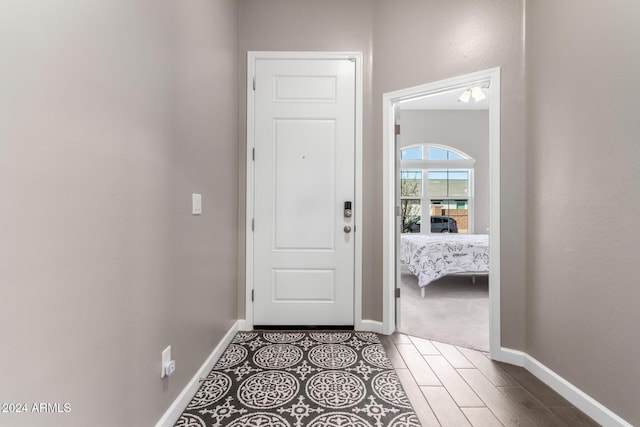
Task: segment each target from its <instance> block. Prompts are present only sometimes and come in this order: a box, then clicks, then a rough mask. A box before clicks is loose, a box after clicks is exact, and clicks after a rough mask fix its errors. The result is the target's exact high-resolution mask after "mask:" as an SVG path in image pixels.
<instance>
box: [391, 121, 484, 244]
mask: <svg viewBox="0 0 640 427" xmlns="http://www.w3.org/2000/svg"><path fill="white" fill-rule="evenodd" d="M400 120H401V128H402V134H401V138H400V144H401V145H402V146H403V147H406V146H409V145H415V144H425V143H427V144H441V145H448V146H449V147H453V148H457V149H458V150H460V151H462V152H464V153H466V154H468V155H469V156H470V157H472V158H474V159H475V160H476V163H475V164H474V168H473V179H474V198H473V202H474V209H473V211H474V214H473V216H474V227H475V230H474V232H475V233H476V234H487V232H488V231H487V229H488V228H489V112H488V111H487V110H461V111H458V110H402V112H401V114H400Z"/></svg>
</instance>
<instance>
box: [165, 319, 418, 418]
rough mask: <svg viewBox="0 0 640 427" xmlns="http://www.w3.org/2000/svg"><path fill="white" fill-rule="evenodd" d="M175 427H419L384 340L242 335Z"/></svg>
mask: <svg viewBox="0 0 640 427" xmlns="http://www.w3.org/2000/svg"><path fill="white" fill-rule="evenodd" d="M175 426H176V427H205V426H207V427H218V426H229V427H267V426H269V427H302V426H309V427H334V426H335V427H339V426H342V427H347V426H353V427H382V426H385V427H386V426H389V427H401V426H402V427H420V422H419V420H418V418H417V416H416V414H415V413H414V411H413V409H412V407H411V404H410V403H409V399H408V397H407V395H406V394H405V392H404V390H403V389H402V386H401V385H400V380H399V379H398V376H397V375H396V372H395V371H394V369H393V366H392V365H391V362H390V361H389V359H388V357H387V355H386V353H385V350H384V348H383V346H382V344H381V343H380V340H379V338H378V336H377V335H376V334H374V333H368V332H367V333H364V332H352V331H346V332H345V331H317V332H280V331H278V332H276V331H253V332H239V333H238V334H237V335H236V336H235V337H234V339H233V341H232V343H231V344H230V345H229V346H228V347H227V348H226V350H225V351H224V353H223V354H222V356H221V357H220V359H219V360H218V361H217V363H216V365H215V366H214V368H213V370H212V371H211V373H209V375H208V376H207V378H206V379H205V380H204V381H203V382H202V386H201V387H200V389H198V391H197V392H196V395H195V396H194V397H193V399H192V400H191V402H190V403H189V405H188V406H187V408H186V409H185V411H184V412H183V413H182V415H181V417H180V418H179V419H178V421H177V422H176V424H175Z"/></svg>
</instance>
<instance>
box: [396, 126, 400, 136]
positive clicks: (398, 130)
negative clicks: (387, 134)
mask: <svg viewBox="0 0 640 427" xmlns="http://www.w3.org/2000/svg"><path fill="white" fill-rule="evenodd" d="M395 132H396V135H400V125H396V128H395Z"/></svg>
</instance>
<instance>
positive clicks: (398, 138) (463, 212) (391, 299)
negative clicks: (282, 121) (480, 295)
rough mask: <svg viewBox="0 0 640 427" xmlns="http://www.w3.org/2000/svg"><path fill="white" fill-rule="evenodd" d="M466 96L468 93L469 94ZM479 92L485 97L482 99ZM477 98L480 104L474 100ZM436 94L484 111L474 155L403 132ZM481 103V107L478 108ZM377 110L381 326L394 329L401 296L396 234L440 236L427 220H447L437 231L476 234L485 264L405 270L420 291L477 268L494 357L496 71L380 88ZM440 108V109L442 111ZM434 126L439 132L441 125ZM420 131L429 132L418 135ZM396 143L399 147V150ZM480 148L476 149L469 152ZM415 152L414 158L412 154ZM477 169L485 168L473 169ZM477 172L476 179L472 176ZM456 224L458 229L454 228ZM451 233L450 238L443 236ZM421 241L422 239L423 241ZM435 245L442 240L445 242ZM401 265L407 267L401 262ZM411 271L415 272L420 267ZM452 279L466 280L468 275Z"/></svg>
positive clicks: (456, 146)
mask: <svg viewBox="0 0 640 427" xmlns="http://www.w3.org/2000/svg"><path fill="white" fill-rule="evenodd" d="M474 88H480V89H474ZM474 90H475V92H474ZM480 91H481V92H482V93H481V94H480ZM465 94H466V95H468V96H466V95H465ZM472 94H473V99H471V98H472ZM483 96H484V97H486V99H485V100H482V97H483ZM465 97H466V99H465ZM476 98H478V101H484V102H477V103H474V100H476ZM435 100H438V102H449V103H450V104H449V106H448V107H446V106H442V105H439V106H438V107H437V108H438V109H443V110H447V109H457V110H460V109H462V110H472V109H482V108H485V109H486V112H485V116H484V117H485V120H486V121H485V124H484V125H485V127H486V129H485V130H486V132H487V134H488V135H487V137H486V140H487V144H486V145H485V146H484V150H482V151H483V152H482V153H480V152H479V151H478V152H477V153H478V154H476V153H473V150H474V148H473V147H471V148H470V149H465V148H464V144H457V143H451V141H447V139H446V138H438V137H437V136H434V135H433V134H432V133H431V132H426V133H423V139H422V140H420V139H416V136H415V133H414V135H411V134H409V135H406V136H405V129H404V128H405V126H404V125H405V122H406V120H409V119H410V120H412V121H414V123H417V122H420V120H421V119H420V113H419V112H417V111H420V110H429V109H431V110H433V109H434V108H433V106H432V107H429V103H430V102H434V101H435ZM465 101H471V102H470V103H469V105H465V106H462V105H460V104H466V102H465ZM481 104H484V105H485V107H481ZM461 107H462V108H461ZM383 108H384V112H383V131H384V134H383V191H384V194H383V200H384V214H383V215H384V217H383V220H384V227H383V242H384V248H383V269H384V274H383V329H384V332H385V333H392V332H394V331H395V330H396V326H397V325H398V323H399V322H400V319H401V314H402V308H401V303H400V301H402V295H401V294H400V298H397V297H396V296H397V295H398V292H397V290H398V289H399V286H400V285H401V283H402V270H403V267H402V264H401V263H400V258H401V253H400V252H401V238H400V237H401V234H402V232H403V231H405V232H407V231H408V232H409V233H407V234H406V235H410V237H411V238H413V239H414V240H420V239H422V237H421V238H418V236H412V235H413V234H416V233H415V231H417V230H418V229H419V230H420V233H417V234H420V235H422V236H423V237H424V239H426V240H429V239H432V238H436V237H438V238H440V237H441V236H436V233H435V232H433V229H434V227H433V225H435V226H436V227H435V228H437V229H438V230H439V231H442V230H440V229H441V228H442V227H443V224H444V223H442V224H430V222H433V221H434V220H435V221H438V220H440V222H443V221H445V220H446V221H447V224H446V225H447V230H448V231H449V233H443V234H442V235H443V236H444V234H448V235H450V236H453V237H452V238H453V239H454V240H456V239H472V240H474V241H475V240H477V239H476V237H475V236H478V238H479V239H484V240H485V241H486V244H485V248H484V249H482V250H484V252H485V255H478V254H476V256H482V257H486V258H487V260H486V261H487V262H486V263H485V265H482V263H481V262H478V263H474V262H472V263H471V264H473V265H471V264H467V265H460V266H458V267H459V268H457V267H454V268H449V269H448V268H446V266H445V267H442V266H440V268H436V269H435V270H437V274H435V276H434V275H432V273H434V269H433V268H432V269H429V268H428V267H426V264H427V262H428V261H429V260H427V259H422V260H421V261H422V263H423V265H424V266H425V268H424V271H412V273H413V274H415V275H416V276H417V279H416V280H419V286H421V289H422V290H424V289H425V287H426V289H427V290H428V289H429V288H428V287H427V285H429V284H430V283H431V282H433V281H434V280H437V279H439V278H440V277H443V276H444V277H445V279H446V278H447V277H449V275H450V274H452V273H462V272H464V271H465V270H466V271H471V272H472V273H473V276H476V274H477V275H478V276H477V277H479V279H478V281H479V282H480V284H481V283H482V281H483V280H484V281H485V282H486V281H487V280H488V285H485V286H488V290H489V296H488V306H489V308H488V311H489V321H488V335H489V340H488V347H489V348H488V350H489V351H490V353H491V355H492V356H493V355H497V354H498V352H499V351H500V244H499V243H500V184H499V182H500V69H499V68H494V69H489V70H485V71H480V72H476V73H472V74H467V75H464V76H459V77H455V78H450V79H446V80H441V81H437V82H432V83H428V84H425V85H421V86H416V87H412V88H408V89H403V90H400V91H395V92H391V93H386V94H384V96H383ZM441 114H444V115H446V112H441ZM480 116H481V115H480ZM400 117H402V120H400ZM442 120H444V116H442V117H439V118H436V122H438V121H442ZM422 124H424V123H422ZM449 126H451V125H449ZM433 127H434V126H431V128H430V129H431V130H433ZM441 127H442V129H443V130H444V131H446V129H447V126H446V125H445V126H441ZM424 134H429V136H428V137H424ZM418 138H419V137H418ZM425 138H426V139H425ZM467 139H471V138H467ZM401 148H402V149H403V150H404V151H402V152H401ZM479 148H480V147H475V149H476V150H477V149H479ZM418 153H420V156H417V154H418ZM401 154H402V156H401ZM429 154H430V155H429ZM402 157H404V158H402ZM418 157H419V158H418ZM479 157H482V159H481V161H479V162H478V163H477V164H476V160H480V159H479ZM482 168H486V170H484V171H482V174H480V172H481V170H482ZM401 171H403V172H404V175H406V176H404V179H405V187H407V188H404V190H403V188H402V178H403V174H402V173H401ZM411 173H413V174H414V175H415V176H413V181H412V180H411V178H412V177H409V174H411ZM480 175H482V180H479V178H480ZM418 181H419V182H418ZM409 184H414V185H413V187H411V188H413V193H412V194H409V193H410V191H409V190H411V188H409V187H408V185H409ZM414 187H415V188H414ZM441 193H442V194H441ZM445 193H446V194H445ZM458 193H460V194H458ZM463 193H464V194H463ZM403 202H404V205H406V207H409V206H410V205H411V206H412V209H413V210H415V211H416V212H413V211H412V212H408V211H407V212H404V211H403V209H402V206H403ZM434 212H435V213H434ZM408 214H411V216H412V218H408V216H409V215H408ZM428 218H430V219H428ZM451 218H452V219H451ZM458 225H460V227H462V226H463V225H464V227H462V228H458ZM438 227H440V228H438ZM460 230H463V231H462V232H460ZM456 231H457V232H458V233H456ZM450 239H451V237H450V238H448V240H450ZM489 240H490V244H489ZM403 241H404V248H405V249H404V250H405V253H404V254H402V255H403V257H404V258H405V260H404V261H405V263H406V262H407V259H406V258H407V249H406V248H407V242H406V239H403ZM412 244H413V242H412ZM420 244H421V245H424V243H422V241H421V243H420ZM431 244H432V243H429V245H431ZM439 244H440V245H447V244H448V243H447V242H445V243H439ZM463 245H466V244H463ZM473 245H475V247H476V249H477V248H481V247H482V245H483V243H480V242H476V243H473ZM429 247H431V246H429ZM423 250H424V247H423ZM456 256H457V258H456V260H463V259H464V258H463V257H464V254H461V253H458V254H456ZM488 260H490V261H491V263H490V267H491V268H490V274H489V275H488V279H487V276H486V272H485V271H483V270H489V268H488V266H489V263H488ZM432 264H433V263H432ZM463 264H464V263H463ZM409 265H410V264H409ZM450 265H453V264H450ZM404 268H405V272H406V268H407V267H404ZM413 270H419V268H414V269H413ZM421 273H423V274H421ZM481 273H483V274H481ZM465 274H466V273H465ZM430 275H431V276H430ZM451 277H453V276H451ZM480 277H481V278H480ZM456 279H459V280H469V281H471V280H473V279H472V277H467V278H464V277H463V278H462V279H460V278H456ZM432 289H434V288H432Z"/></svg>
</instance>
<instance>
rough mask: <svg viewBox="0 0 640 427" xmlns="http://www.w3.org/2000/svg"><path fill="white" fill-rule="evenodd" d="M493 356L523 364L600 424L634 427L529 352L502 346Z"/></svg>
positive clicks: (513, 363)
mask: <svg viewBox="0 0 640 427" xmlns="http://www.w3.org/2000/svg"><path fill="white" fill-rule="evenodd" d="M491 357H492V359H494V360H497V361H499V362H505V363H509V364H511V365H516V366H522V367H523V368H525V369H526V370H527V371H529V372H531V373H532V374H533V375H534V376H535V377H536V378H538V379H539V380H540V381H542V382H543V383H545V384H546V385H548V386H549V387H551V388H552V389H553V390H555V391H556V392H557V393H558V394H560V395H561V396H562V397H564V398H565V399H567V400H568V401H569V402H571V403H572V404H573V405H574V406H575V407H576V408H578V409H580V410H581V411H582V412H584V413H585V414H587V415H589V416H590V417H591V418H593V420H594V421H595V422H597V423H598V424H601V425H603V426H606V427H632V425H631V424H629V423H628V422H626V421H625V420H623V419H622V418H620V417H619V416H618V415H616V414H615V413H613V412H612V411H611V410H609V409H608V408H606V407H605V406H604V405H602V404H601V403H600V402H598V401H597V400H595V399H594V398H592V397H591V396H589V395H588V394H586V393H585V392H583V391H582V390H580V389H579V388H578V387H576V386H574V385H573V384H571V383H570V382H569V381H567V380H566V379H564V378H563V377H561V376H560V375H558V374H557V373H555V372H554V371H552V370H551V369H549V368H548V367H547V366H545V365H544V364H542V363H541V362H540V361H538V360H536V359H535V358H533V357H531V356H530V355H528V354H527V353H524V352H522V351H518V350H512V349H509V348H504V347H502V348H501V349H500V351H499V352H497V354H491Z"/></svg>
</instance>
